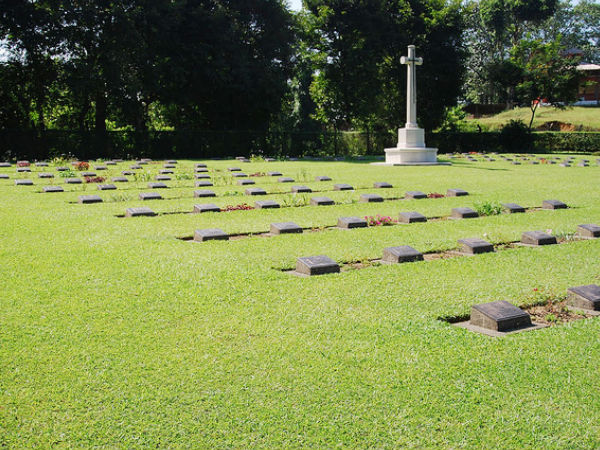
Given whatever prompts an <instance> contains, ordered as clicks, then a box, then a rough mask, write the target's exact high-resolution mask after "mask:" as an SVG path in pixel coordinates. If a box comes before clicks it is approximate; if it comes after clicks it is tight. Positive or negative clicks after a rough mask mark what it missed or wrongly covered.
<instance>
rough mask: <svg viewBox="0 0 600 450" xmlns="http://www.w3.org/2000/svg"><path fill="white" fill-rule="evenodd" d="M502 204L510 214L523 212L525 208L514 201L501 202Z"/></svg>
mask: <svg viewBox="0 0 600 450" xmlns="http://www.w3.org/2000/svg"><path fill="white" fill-rule="evenodd" d="M502 206H503V207H504V209H506V211H507V212H508V213H510V214H516V213H524V212H525V208H523V207H522V206H521V205H517V204H516V203H503V204H502Z"/></svg>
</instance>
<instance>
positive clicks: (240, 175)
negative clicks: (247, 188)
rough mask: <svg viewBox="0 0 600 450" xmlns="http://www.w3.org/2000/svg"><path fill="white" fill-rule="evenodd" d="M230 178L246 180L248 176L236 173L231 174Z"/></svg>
mask: <svg viewBox="0 0 600 450" xmlns="http://www.w3.org/2000/svg"><path fill="white" fill-rule="evenodd" d="M231 176H232V177H234V178H247V177H248V174H245V173H243V172H236V173H233V174H231Z"/></svg>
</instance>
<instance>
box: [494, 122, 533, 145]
mask: <svg viewBox="0 0 600 450" xmlns="http://www.w3.org/2000/svg"><path fill="white" fill-rule="evenodd" d="M499 142H500V145H501V146H502V147H503V148H505V149H509V150H511V151H523V150H527V149H528V148H529V147H530V146H531V143H532V135H531V130H530V127H528V126H527V125H525V123H524V122H523V121H521V120H510V121H509V122H508V123H507V124H506V125H504V126H503V127H502V129H501V130H500V136H499Z"/></svg>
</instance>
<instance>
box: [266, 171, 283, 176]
mask: <svg viewBox="0 0 600 450" xmlns="http://www.w3.org/2000/svg"><path fill="white" fill-rule="evenodd" d="M267 175H268V176H270V177H280V176H282V175H283V174H282V173H281V172H267Z"/></svg>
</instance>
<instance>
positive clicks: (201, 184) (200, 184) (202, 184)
mask: <svg viewBox="0 0 600 450" xmlns="http://www.w3.org/2000/svg"><path fill="white" fill-rule="evenodd" d="M212 185H213V183H212V181H196V187H208V186H212Z"/></svg>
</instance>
